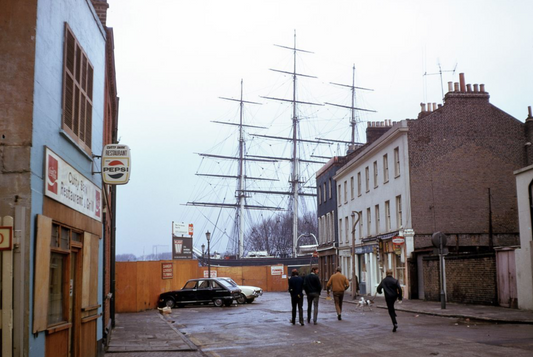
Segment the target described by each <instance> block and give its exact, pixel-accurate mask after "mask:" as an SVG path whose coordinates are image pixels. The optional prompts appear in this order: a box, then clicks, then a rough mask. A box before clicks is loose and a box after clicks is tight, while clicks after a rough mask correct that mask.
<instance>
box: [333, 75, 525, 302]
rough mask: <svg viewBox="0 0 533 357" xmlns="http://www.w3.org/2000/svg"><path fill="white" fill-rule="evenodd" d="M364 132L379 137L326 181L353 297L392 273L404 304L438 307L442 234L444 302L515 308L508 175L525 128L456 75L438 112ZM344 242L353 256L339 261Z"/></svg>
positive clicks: (514, 234)
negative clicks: (442, 238) (351, 274)
mask: <svg viewBox="0 0 533 357" xmlns="http://www.w3.org/2000/svg"><path fill="white" fill-rule="evenodd" d="M372 126H377V127H378V128H384V129H383V130H384V131H385V133H383V132H381V133H377V135H376V136H378V138H377V139H375V137H374V135H370V136H369V137H372V138H374V140H375V141H373V142H369V143H367V145H366V146H365V147H363V148H362V149H361V150H360V151H359V152H358V153H357V154H356V156H354V157H353V158H351V159H350V160H348V161H347V163H346V165H344V166H343V167H342V168H339V169H338V171H337V173H336V175H335V176H334V179H335V180H336V182H337V189H338V190H339V191H341V192H340V193H338V195H337V201H338V202H337V206H338V207H337V210H338V217H337V224H338V226H339V231H338V241H339V255H340V256H339V259H340V260H341V261H343V260H345V261H346V263H345V265H349V264H351V265H352V266H353V267H354V268H353V270H354V271H355V273H356V274H358V276H359V279H360V281H361V283H362V284H361V285H362V286H361V292H362V293H366V294H373V293H374V292H375V286H376V284H377V283H379V281H380V280H381V278H382V277H383V274H384V271H385V270H386V269H392V270H394V274H395V276H396V277H397V278H398V279H399V280H400V282H401V284H402V287H403V288H404V290H405V291H404V293H406V296H409V297H410V298H420V299H427V300H439V298H440V296H439V293H440V291H439V274H438V271H439V269H438V266H439V264H438V259H439V258H438V256H437V255H436V254H434V247H433V244H432V237H433V234H435V233H437V232H442V233H444V234H446V236H447V243H446V248H447V249H448V251H449V254H448V255H447V256H446V258H445V260H446V283H445V286H446V298H447V300H448V301H454V302H462V303H479V304H495V305H496V304H497V305H500V306H510V307H516V303H517V296H516V276H515V275H513V274H516V272H515V271H514V268H513V264H514V263H512V262H514V250H515V249H516V248H517V247H519V235H518V215H517V197H516V184H515V178H514V175H513V172H514V171H516V170H518V169H520V168H521V167H523V166H524V163H526V162H528V160H529V159H528V153H527V150H524V147H525V145H526V135H525V133H526V131H525V124H524V123H522V122H521V121H519V120H517V119H515V118H513V117H511V116H510V115H508V114H506V113H505V112H503V111H502V110H500V109H498V108H496V107H495V106H493V105H492V104H490V103H489V94H488V93H487V92H486V91H485V88H484V85H477V84H476V85H473V86H471V85H467V84H465V81H464V75H463V74H461V75H460V82H459V83H455V84H453V85H452V84H451V83H450V84H449V91H448V93H447V94H446V96H445V98H444V104H443V105H439V106H436V105H435V104H431V105H428V107H426V106H425V105H422V110H421V113H420V114H419V116H418V118H417V119H414V120H411V119H407V120H402V121H401V122H398V123H395V124H394V125H391V123H390V122H389V121H385V122H384V123H378V124H377V125H376V124H374V125H371V126H370V127H369V129H371V128H372ZM367 134H368V131H367ZM367 136H368V135H367ZM526 147H527V146H526ZM352 180H353V181H354V186H355V189H354V191H355V192H354V194H353V195H352V192H351V189H350V187H351V186H350V183H351V182H352ZM344 185H346V186H347V189H344ZM353 226H355V236H353V237H350V234H351V232H353V231H354V230H353V228H352V229H351V231H350V232H349V230H350V227H353ZM341 227H342V228H341ZM351 242H352V243H351ZM350 244H351V245H353V246H354V248H355V249H353V250H352V252H350V251H349V250H348V249H345V251H346V252H347V253H344V254H343V253H342V252H343V251H344V250H343V249H342V248H343V246H345V247H348V246H349V245H350ZM350 260H352V261H351V262H350ZM480 276H484V277H486V279H479V277H480ZM504 277H510V278H509V279H506V278H505V279H504Z"/></svg>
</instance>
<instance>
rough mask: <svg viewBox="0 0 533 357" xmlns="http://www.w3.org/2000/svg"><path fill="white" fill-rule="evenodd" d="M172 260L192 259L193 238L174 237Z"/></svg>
mask: <svg viewBox="0 0 533 357" xmlns="http://www.w3.org/2000/svg"><path fill="white" fill-rule="evenodd" d="M172 259H177V260H182V259H192V238H190V237H172Z"/></svg>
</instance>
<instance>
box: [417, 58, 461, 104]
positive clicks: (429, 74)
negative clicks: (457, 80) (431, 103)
mask: <svg viewBox="0 0 533 357" xmlns="http://www.w3.org/2000/svg"><path fill="white" fill-rule="evenodd" d="M437 64H438V66H439V71H438V72H436V73H427V72H424V74H423V76H424V77H426V76H433V75H436V74H438V75H439V76H440V90H441V94H442V98H444V82H443V81H442V74H443V73H446V72H452V75H453V74H455V70H456V69H457V62H455V66H454V67H453V69H448V70H443V69H442V67H441V65H440V61H438V62H437Z"/></svg>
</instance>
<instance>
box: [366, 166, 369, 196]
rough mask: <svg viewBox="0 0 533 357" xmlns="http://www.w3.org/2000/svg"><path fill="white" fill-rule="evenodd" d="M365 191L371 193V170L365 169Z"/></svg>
mask: <svg viewBox="0 0 533 357" xmlns="http://www.w3.org/2000/svg"><path fill="white" fill-rule="evenodd" d="M365 191H366V192H370V169H369V168H368V166H367V167H365Z"/></svg>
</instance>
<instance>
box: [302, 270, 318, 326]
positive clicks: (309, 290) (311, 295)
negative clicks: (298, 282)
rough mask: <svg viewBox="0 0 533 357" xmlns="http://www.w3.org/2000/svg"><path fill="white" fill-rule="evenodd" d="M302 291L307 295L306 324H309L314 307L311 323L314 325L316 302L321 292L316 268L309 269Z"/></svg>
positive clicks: (316, 311)
mask: <svg viewBox="0 0 533 357" xmlns="http://www.w3.org/2000/svg"><path fill="white" fill-rule="evenodd" d="M304 290H305V293H306V294H307V323H308V324H310V323H311V307H312V306H313V305H314V307H315V310H314V313H313V323H314V324H315V325H316V320H317V317H318V301H319V300H320V292H321V291H322V284H321V283H320V278H319V277H318V267H313V268H311V273H310V274H309V275H307V276H306V277H305V279H304Z"/></svg>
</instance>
